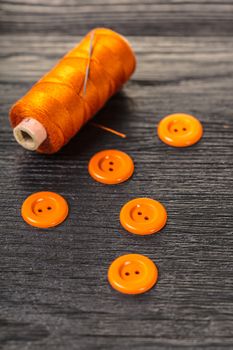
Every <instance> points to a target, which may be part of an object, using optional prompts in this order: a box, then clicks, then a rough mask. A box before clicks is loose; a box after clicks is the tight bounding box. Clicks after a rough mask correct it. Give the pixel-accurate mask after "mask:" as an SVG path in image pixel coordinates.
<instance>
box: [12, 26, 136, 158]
mask: <svg viewBox="0 0 233 350" xmlns="http://www.w3.org/2000/svg"><path fill="white" fill-rule="evenodd" d="M91 36H93V42H92V39H91ZM90 42H92V44H91V45H90ZM90 50H91V57H89V56H90ZM89 60H90V63H88V62H89ZM135 64H136V60H135V56H134V53H133V51H132V49H131V48H130V46H129V44H128V42H127V41H126V39H125V38H124V37H122V36H121V35H119V34H118V33H116V32H113V31H112V30H110V29H105V28H98V29H94V35H93V31H91V32H90V33H88V34H87V36H86V37H84V39H83V40H82V41H81V42H80V44H78V46H76V47H75V48H74V49H73V50H71V51H70V52H69V53H68V54H66V55H65V56H64V57H63V58H62V59H61V60H60V61H59V62H58V64H57V65H56V66H55V67H54V68H53V69H52V70H51V71H50V72H48V73H47V74H46V75H45V76H44V77H43V78H41V79H40V80H39V81H38V82H37V83H36V84H35V85H34V86H33V87H32V88H31V90H29V91H28V93H27V94H26V95H25V96H24V97H22V98H21V99H20V100H19V101H17V102H16V103H15V105H13V107H12V108H11V111H10V119H11V124H12V126H13V127H15V126H17V125H18V124H19V123H20V122H21V121H22V120H23V119H26V118H33V119H36V120H38V121H39V122H40V123H41V124H42V125H43V126H44V127H45V129H46V132H47V139H46V140H45V141H44V142H43V143H42V145H41V146H40V147H39V149H38V151H39V152H41V153H54V152H57V151H58V150H59V149H60V148H62V147H63V146H64V145H65V144H66V143H67V142H68V141H69V140H70V139H71V138H72V137H73V136H74V135H75V134H76V133H77V132H78V131H79V130H80V128H81V127H82V126H83V125H84V124H85V123H86V122H87V121H88V120H90V119H91V118H92V117H93V116H94V115H95V114H96V113H97V112H98V111H99V110H100V109H101V108H102V107H103V106H104V104H105V103H106V102H107V100H108V99H109V98H110V97H111V96H112V95H113V94H115V93H116V92H117V91H118V90H119V89H120V88H121V86H122V85H123V84H124V83H125V82H126V81H127V80H128V79H129V77H130V76H131V74H132V73H133V71H134V69H135ZM87 67H88V68H87ZM87 69H88V79H87V83H86V89H85V91H84V82H85V76H86V74H87Z"/></svg>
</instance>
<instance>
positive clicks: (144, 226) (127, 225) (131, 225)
mask: <svg viewBox="0 0 233 350" xmlns="http://www.w3.org/2000/svg"><path fill="white" fill-rule="evenodd" d="M140 202H141V203H142V204H144V203H143V202H146V204H148V202H149V203H150V204H152V206H153V207H154V208H155V209H156V210H157V211H158V212H160V211H161V213H159V216H158V217H159V222H157V224H156V225H155V221H157V220H156V219H154V220H152V221H151V220H150V221H149V222H146V223H145V222H143V223H136V224H135V221H133V219H131V218H130V216H129V212H130V211H131V210H132V209H133V208H134V207H136V205H138V204H141V203H140ZM126 217H127V219H128V220H127V221H126ZM167 218H168V214H167V210H166V208H165V206H164V205H163V204H162V203H160V202H159V201H157V200H154V199H152V198H147V197H139V198H134V199H131V200H130V201H128V202H127V203H125V204H124V205H123V206H122V208H121V210H120V223H121V225H122V227H123V228H124V229H125V230H126V231H128V232H130V233H133V234H136V235H140V236H145V235H151V234H155V233H158V232H159V231H161V230H162V229H163V228H164V227H165V225H166V223H167Z"/></svg>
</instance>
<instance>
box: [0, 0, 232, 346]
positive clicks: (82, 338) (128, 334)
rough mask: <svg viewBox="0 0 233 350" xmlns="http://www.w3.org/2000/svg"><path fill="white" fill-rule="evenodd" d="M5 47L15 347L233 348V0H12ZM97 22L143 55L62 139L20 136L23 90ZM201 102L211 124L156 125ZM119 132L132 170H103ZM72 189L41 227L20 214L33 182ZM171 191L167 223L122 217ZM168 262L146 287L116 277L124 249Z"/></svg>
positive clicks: (3, 169)
mask: <svg viewBox="0 0 233 350" xmlns="http://www.w3.org/2000/svg"><path fill="white" fill-rule="evenodd" d="M0 6H1V15H0V22H1V51H0V59H1V62H0V70H1V74H0V84H1V92H0V97H1V98H0V108H1V112H0V113H1V114H0V126H1V128H0V262H1V268H0V277H1V284H0V291H1V295H0V338H1V347H2V349H4V350H16V349H17V350H23V349H26V350H32V349H33V350H34V349H35V350H39V349H49V350H53V349H56V350H60V349H69V350H73V349H80V350H89V349H100V350H102V349H127V350H128V349H129V350H131V349H132V350H134V349H137V350H144V349H145V350H152V349H161V350H165V349H166V350H167V349H172V350H173V349H177V350H178V349H208V350H210V349H229V350H230V349H233V217H232V214H233V205H232V203H233V157H232V150H233V63H232V59H233V39H232V35H233V1H231V0H224V1H221V0H206V1H201V0H199V1H195V0H183V1H179V0H173V1H162V0H160V1H152V0H147V1H145V0H144V1H139V0H132V1H129V0H102V1H96V0H81V1H75V0H49V1H48V0H40V1H39V0H2V1H1V4H0ZM95 26H106V27H110V28H113V29H115V30H118V31H120V32H121V33H122V34H124V35H127V36H128V38H129V40H130V41H131V43H132V45H133V47H134V49H135V51H136V54H137V59H138V66H137V71H136V73H135V75H134V76H133V78H132V79H131V81H130V82H129V83H128V84H127V85H126V86H125V88H124V89H123V91H122V93H120V94H118V95H116V96H115V97H114V98H112V100H111V101H110V102H109V103H108V104H107V106H106V108H105V109H104V110H103V111H101V113H99V115H98V116H97V118H96V120H97V121H98V122H100V123H102V124H105V125H108V126H109V127H113V128H116V129H117V130H119V131H122V132H125V133H126V134H127V135H128V138H127V139H125V140H123V139H120V138H118V137H116V136H114V135H111V134H109V133H105V132H103V131H101V130H98V129H95V128H93V127H91V126H90V125H89V126H86V127H85V128H84V129H83V130H82V131H81V132H80V133H79V135H78V136H77V137H75V138H74V139H73V140H72V141H71V142H70V143H69V144H68V145H67V146H66V147H65V148H64V149H63V150H62V151H61V152H60V153H58V154H56V155H53V156H43V155H38V154H35V153H30V152H28V151H25V150H24V149H22V148H21V147H20V146H18V145H17V144H16V142H15V141H14V139H13V136H12V131H11V128H10V125H9V122H8V116H7V115H8V110H9V108H10V106H11V104H12V103H13V102H14V101H15V100H16V99H18V98H19V97H20V96H22V94H24V93H25V92H26V91H27V90H28V89H29V88H30V87H31V85H32V84H33V83H34V82H35V81H36V80H37V79H38V78H39V77H40V76H41V75H42V74H43V73H44V72H46V71H47V70H49V69H50V68H51V67H52V66H53V65H54V63H55V62H56V61H57V59H58V58H60V57H61V56H62V55H63V54H64V53H65V52H66V51H67V50H68V49H70V48H72V46H73V45H74V44H75V43H77V42H78V40H79V39H80V37H81V36H82V35H83V34H85V32H87V31H88V30H90V29H91V28H93V27H95ZM179 111H180V112H187V113H191V114H194V115H195V116H197V117H198V118H199V119H200V120H201V122H202V123H203V126H204V131H205V132H204V137H203V139H202V140H201V142H200V143H198V144H197V145H195V146H193V147H190V148H184V149H173V148H170V147H168V146H166V145H165V144H162V143H161V142H160V141H159V139H158V137H157V135H156V125H157V123H158V122H159V120H160V119H161V118H162V117H163V116H165V115H167V114H169V113H173V112H179ZM107 148H117V149H120V150H123V151H126V152H127V153H129V154H130V155H131V156H132V157H133V158H134V161H135V165H136V167H135V173H134V176H133V178H132V179H131V180H130V181H128V182H126V183H124V184H121V185H118V186H104V185H101V184H99V183H96V182H94V181H93V180H92V179H91V178H90V177H89V175H88V172H87V164H88V161H89V159H90V157H91V156H92V155H93V154H94V153H96V152H97V151H99V150H102V149H107ZM41 190H50V191H55V192H58V193H61V194H62V195H64V197H65V198H66V199H67V200H68V202H69V206H70V215H69V217H68V219H67V220H66V221H65V222H64V223H63V224H62V225H60V226H59V227H56V228H53V229H50V230H45V231H42V230H40V229H35V228H32V227H30V226H28V225H27V224H26V223H25V222H24V221H23V220H22V218H21V216H20V207H21V204H22V201H23V200H24V199H25V198H26V197H27V196H28V195H29V194H31V193H32V192H36V191H41ZM138 196H149V197H152V198H154V199H157V200H159V201H161V202H162V203H164V205H165V206H166V208H167V210H168V214H169V220H168V224H167V226H166V227H165V228H164V229H163V230H162V231H161V232H160V233H159V234H156V235H152V236H150V237H138V236H134V235H132V234H129V233H127V232H126V231H124V230H123V229H122V227H121V226H120V223H119V211H120V208H121V206H122V205H123V204H124V203H125V202H126V201H128V200H130V199H132V198H134V197H138ZM130 252H132V253H141V254H144V255H147V256H148V257H150V258H151V259H152V260H153V261H155V263H156V264H157V265H158V267H159V271H160V278H159V282H158V284H157V285H156V287H155V288H153V289H152V290H151V291H150V292H148V293H146V294H143V295H140V296H125V295H122V294H120V293H117V292H116V291H114V290H112V289H111V287H110V286H109V284H108V282H107V278H106V277H107V269H108V266H109V264H110V263H111V261H112V260H113V259H115V258H116V257H118V256H119V255H122V254H125V253H130Z"/></svg>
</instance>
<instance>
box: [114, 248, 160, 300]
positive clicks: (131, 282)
mask: <svg viewBox="0 0 233 350" xmlns="http://www.w3.org/2000/svg"><path fill="white" fill-rule="evenodd" d="M157 280H158V269H157V267H156V265H155V264H154V263H153V261H152V260H150V259H149V258H147V257H146V256H144V255H139V254H128V255H122V256H120V257H119V258H117V259H116V260H114V261H113V262H112V264H111V265H110V267H109V270H108V281H109V283H110V284H111V286H112V287H113V288H114V289H116V290H118V291H119V292H121V293H124V294H141V293H144V292H146V291H148V290H149V289H151V288H152V287H153V286H154V284H155V283H156V282H157Z"/></svg>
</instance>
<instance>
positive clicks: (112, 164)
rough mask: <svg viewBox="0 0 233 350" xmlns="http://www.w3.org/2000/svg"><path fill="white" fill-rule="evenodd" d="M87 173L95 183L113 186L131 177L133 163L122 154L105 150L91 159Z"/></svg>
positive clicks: (126, 155)
mask: <svg viewBox="0 0 233 350" xmlns="http://www.w3.org/2000/svg"><path fill="white" fill-rule="evenodd" d="M88 171H89V174H90V175H91V177H92V178H93V179H95V180H96V181H98V182H102V183H104V184H109V185H113V184H118V183H121V182H124V181H126V180H128V179H129V178H130V177H131V176H132V174H133V172H134V163H133V160H132V159H131V158H130V157H129V156H128V154H126V153H124V152H121V151H118V150H105V151H101V152H98V153H96V154H95V155H94V156H93V157H92V158H91V160H90V162H89V166H88Z"/></svg>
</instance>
